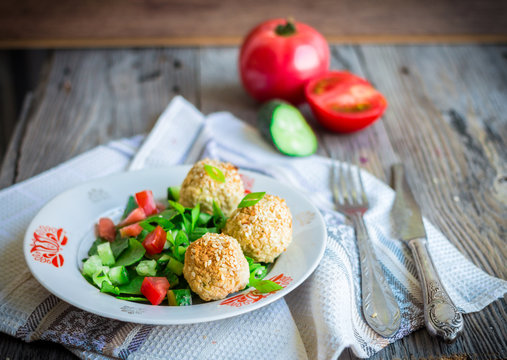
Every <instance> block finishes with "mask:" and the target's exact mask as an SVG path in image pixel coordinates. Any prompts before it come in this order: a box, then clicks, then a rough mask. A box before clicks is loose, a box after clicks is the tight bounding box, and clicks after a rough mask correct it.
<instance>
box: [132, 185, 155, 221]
mask: <svg viewBox="0 0 507 360" xmlns="http://www.w3.org/2000/svg"><path fill="white" fill-rule="evenodd" d="M136 201H137V205H139V207H140V208H142V209H143V210H144V213H145V214H146V216H150V215H153V214H156V213H157V204H156V203H155V198H154V197H153V192H151V190H144V191H141V192H138V193H136Z"/></svg>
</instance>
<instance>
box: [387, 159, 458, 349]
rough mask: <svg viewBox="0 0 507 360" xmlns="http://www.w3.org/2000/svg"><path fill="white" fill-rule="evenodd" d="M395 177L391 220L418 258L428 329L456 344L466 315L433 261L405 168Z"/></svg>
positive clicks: (395, 167) (395, 170) (398, 168)
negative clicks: (459, 308) (454, 301)
mask: <svg viewBox="0 0 507 360" xmlns="http://www.w3.org/2000/svg"><path fill="white" fill-rule="evenodd" d="M392 174H393V183H394V190H395V191H396V198H395V200H394V204H393V208H392V210H391V218H392V221H393V223H394V226H395V229H396V230H397V232H398V233H397V235H398V236H399V237H400V239H401V240H403V241H404V242H406V243H407V244H408V246H409V248H410V249H411V250H412V255H413V256H414V260H415V264H416V267H417V273H418V274H419V280H420V282H421V288H422V293H423V301H424V322H425V325H426V329H427V330H428V332H429V333H430V334H431V335H433V336H437V337H441V338H442V339H443V340H444V341H446V342H453V341H454V340H456V338H457V337H458V336H459V334H460V333H461V332H462V331H463V316H462V314H461V312H460V311H459V310H458V309H457V308H456V306H455V305H454V304H453V302H452V300H451V299H450V297H449V295H448V294H447V292H446V291H445V289H444V287H443V286H442V282H441V281H440V277H439V276H438V273H437V271H436V269H435V265H434V264H433V261H432V260H431V257H430V254H429V252H428V245H427V240H426V231H425V230H424V225H423V221H422V216H421V210H420V209H419V206H418V205H417V202H416V201H415V199H414V196H413V195H412V191H411V190H410V188H409V186H408V183H407V180H406V178H405V174H404V169H403V165H402V164H396V165H393V167H392Z"/></svg>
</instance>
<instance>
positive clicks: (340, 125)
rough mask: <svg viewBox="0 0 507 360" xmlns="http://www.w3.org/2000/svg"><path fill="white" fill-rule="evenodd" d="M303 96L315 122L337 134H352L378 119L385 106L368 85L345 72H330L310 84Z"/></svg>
mask: <svg viewBox="0 0 507 360" xmlns="http://www.w3.org/2000/svg"><path fill="white" fill-rule="evenodd" d="M305 95H306V99H307V101H308V103H309V104H310V107H311V109H312V112H313V113H314V115H315V117H316V118H317V120H318V121H319V122H320V123H321V124H322V125H323V126H324V127H326V128H328V129H330V130H332V131H336V132H353V131H357V130H360V129H363V128H365V127H366V126H368V125H370V124H372V123H373V122H374V121H375V120H376V119H378V118H379V117H380V116H381V115H382V114H383V112H384V110H385V108H386V107H387V101H386V99H385V98H384V96H383V95H382V94H381V93H380V92H379V91H377V90H376V89H375V88H374V87H373V86H371V84H370V83H369V82H368V81H366V80H364V79H362V78H360V77H358V76H356V75H354V74H351V73H349V72H346V71H333V72H329V73H327V74H325V75H323V76H321V77H318V78H316V79H314V80H312V81H310V82H309V83H308V84H307V86H306V88H305Z"/></svg>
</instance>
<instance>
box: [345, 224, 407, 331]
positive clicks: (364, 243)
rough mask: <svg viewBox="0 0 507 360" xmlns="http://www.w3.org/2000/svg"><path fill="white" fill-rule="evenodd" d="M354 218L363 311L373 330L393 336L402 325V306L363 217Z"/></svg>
mask: <svg viewBox="0 0 507 360" xmlns="http://www.w3.org/2000/svg"><path fill="white" fill-rule="evenodd" d="M352 220H353V222H354V227H355V229H356V238H357V246H358V249H359V259H360V263H361V295H362V300H363V314H364V317H365V320H366V322H367V323H368V325H370V326H371V328H372V329H373V330H375V331H376V332H377V333H379V334H380V335H382V336H384V337H391V336H393V335H394V334H396V332H397V331H398V329H399V328H400V324H401V312H400V307H399V306H398V303H397V302H396V299H395V297H394V295H393V292H392V290H391V288H390V287H389V284H388V283H387V281H386V279H385V277H384V271H383V270H382V268H381V267H380V263H379V262H378V260H377V256H376V255H375V252H374V249H373V246H372V244H371V241H370V237H369V235H368V231H367V229H366V226H365V225H364V221H363V218H362V216H361V215H360V214H355V215H354V216H352Z"/></svg>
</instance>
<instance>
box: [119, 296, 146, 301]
mask: <svg viewBox="0 0 507 360" xmlns="http://www.w3.org/2000/svg"><path fill="white" fill-rule="evenodd" d="M116 298H117V299H120V300H127V301H135V302H149V300H148V299H146V298H145V297H139V296H117V297H116Z"/></svg>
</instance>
